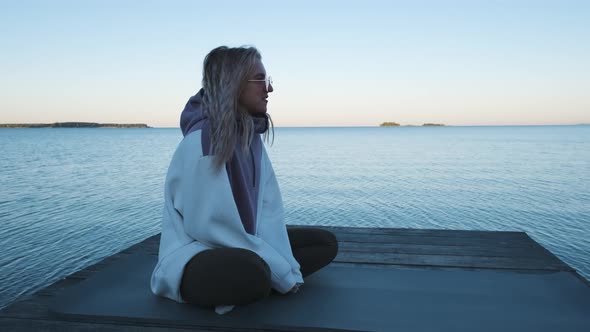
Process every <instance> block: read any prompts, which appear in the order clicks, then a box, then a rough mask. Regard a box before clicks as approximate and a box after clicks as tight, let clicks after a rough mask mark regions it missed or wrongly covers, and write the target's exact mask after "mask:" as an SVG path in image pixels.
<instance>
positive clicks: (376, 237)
mask: <svg viewBox="0 0 590 332" xmlns="http://www.w3.org/2000/svg"><path fill="white" fill-rule="evenodd" d="M335 235H336V239H337V240H338V241H339V242H359V243H407V244H431V245H449V246H464V245H479V246H488V247H497V246H500V247H507V248H530V247H535V246H537V244H536V243H535V242H533V241H532V240H530V239H526V238H523V239H504V238H498V239H495V238H468V237H460V238H457V237H437V236H405V235H385V234H354V233H335Z"/></svg>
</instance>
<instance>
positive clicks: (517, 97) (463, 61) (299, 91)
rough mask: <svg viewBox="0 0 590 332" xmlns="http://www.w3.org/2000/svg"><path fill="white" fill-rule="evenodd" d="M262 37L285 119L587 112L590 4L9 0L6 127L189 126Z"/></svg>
mask: <svg viewBox="0 0 590 332" xmlns="http://www.w3.org/2000/svg"><path fill="white" fill-rule="evenodd" d="M220 45H227V46H242V45H252V46H256V47H257V48H258V49H259V50H260V52H261V54H262V60H263V63H264V65H265V67H266V70H267V72H268V73H269V74H270V75H271V76H272V77H273V81H274V84H273V86H274V88H275V91H274V92H273V93H272V94H271V95H270V97H269V104H268V110H269V113H270V114H271V115H272V117H273V120H274V123H275V125H276V126H278V127H299V126H309V127H315V126H376V125H379V124H380V123H382V122H385V121H394V122H397V123H400V124H402V125H421V124H423V123H427V122H429V123H443V124H446V125H456V126H462V125H475V126H478V125H551V124H556V125H561V124H580V123H590V93H589V92H590V91H589V90H590V89H589V87H590V1H567V0H561V1H541V0H539V1H518V0H512V1H476V0H472V1H442V0H440V1H420V0H418V1H371V0H364V1H343V0H338V1H320V0H315V1H276V0H275V1H265V0H257V1H249V2H248V1H210V0H209V1H175V0H169V1H164V0H162V1H145V0H143V1H131V0H116V1H111V0H100V1H92V0H86V1H77V0H76V1H60V0H51V1H49V0H47V1H28V0H14V1H8V0H0V50H1V51H0V123H52V122H64V121H87V122H100V123H146V124H148V125H150V126H154V127H178V123H179V116H180V112H181V111H182V108H183V107H184V105H185V103H186V101H187V100H188V98H189V97H190V96H192V95H194V94H195V93H196V92H197V91H198V90H199V88H200V82H201V71H202V63H203V59H204V57H205V55H206V54H207V53H208V52H209V51H210V50H211V49H213V48H215V47H217V46H220Z"/></svg>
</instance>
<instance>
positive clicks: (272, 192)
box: [258, 153, 303, 283]
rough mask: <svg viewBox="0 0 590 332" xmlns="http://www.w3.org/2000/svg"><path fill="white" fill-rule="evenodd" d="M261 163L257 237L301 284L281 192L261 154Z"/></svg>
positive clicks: (270, 167) (270, 166)
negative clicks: (277, 255)
mask: <svg viewBox="0 0 590 332" xmlns="http://www.w3.org/2000/svg"><path fill="white" fill-rule="evenodd" d="M263 162H264V163H265V167H266V173H267V176H266V179H265V180H264V190H263V191H262V209H261V211H260V215H259V224H260V228H259V229H258V236H259V237H260V238H261V239H263V240H264V241H265V242H266V243H268V244H269V245H271V246H272V247H273V248H276V249H277V251H278V252H279V253H281V255H282V256H283V258H284V259H285V260H286V261H287V262H288V263H289V265H291V271H292V273H293V275H294V276H295V279H296V281H297V282H298V283H303V276H302V275H301V271H300V269H301V266H300V265H299V262H297V260H296V259H295V257H293V251H292V248H291V245H290V242H289V235H288V233H287V226H286V225H285V213H284V208H283V199H282V196H281V190H280V188H279V184H278V181H277V178H276V175H275V172H274V170H273V167H272V164H271V162H270V160H269V159H268V156H267V155H266V153H263Z"/></svg>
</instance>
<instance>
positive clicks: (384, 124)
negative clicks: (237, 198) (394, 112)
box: [379, 122, 399, 127]
mask: <svg viewBox="0 0 590 332" xmlns="http://www.w3.org/2000/svg"><path fill="white" fill-rule="evenodd" d="M379 127H399V123H397V122H383V123H382V124H380V125H379Z"/></svg>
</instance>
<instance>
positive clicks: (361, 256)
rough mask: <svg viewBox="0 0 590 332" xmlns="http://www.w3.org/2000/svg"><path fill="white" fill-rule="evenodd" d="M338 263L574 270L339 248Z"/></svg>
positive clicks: (534, 263) (512, 261) (542, 263)
mask: <svg viewBox="0 0 590 332" xmlns="http://www.w3.org/2000/svg"><path fill="white" fill-rule="evenodd" d="M334 261H336V262H343V263H367V264H386V265H411V266H429V267H434V266H441V267H461V268H472V269H473V268H487V269H492V268H493V269H515V270H551V271H573V269H572V268H571V267H569V266H568V265H565V264H561V263H553V262H547V261H545V260H535V259H512V258H510V257H474V256H451V255H412V254H396V253H373V254H371V255H368V254H366V253H357V252H346V251H339V252H338V255H337V256H336V258H335V260H334Z"/></svg>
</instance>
